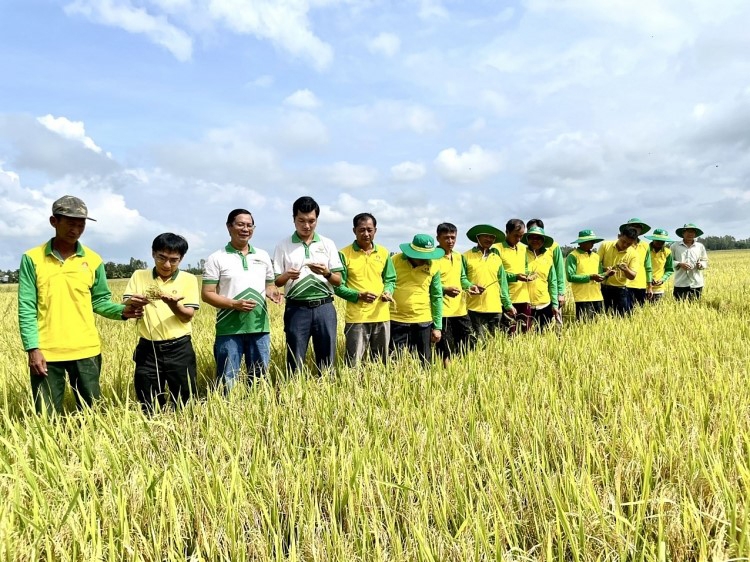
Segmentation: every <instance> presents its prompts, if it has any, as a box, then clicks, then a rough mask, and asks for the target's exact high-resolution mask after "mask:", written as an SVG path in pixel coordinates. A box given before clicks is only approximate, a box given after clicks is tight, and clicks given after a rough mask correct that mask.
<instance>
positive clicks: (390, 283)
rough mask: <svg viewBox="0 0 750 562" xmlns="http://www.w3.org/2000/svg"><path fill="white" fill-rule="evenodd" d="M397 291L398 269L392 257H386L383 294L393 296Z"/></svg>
mask: <svg viewBox="0 0 750 562" xmlns="http://www.w3.org/2000/svg"><path fill="white" fill-rule="evenodd" d="M395 289H396V267H395V266H394V265H393V260H392V259H391V256H386V258H385V267H384V268H383V292H386V293H390V294H393V291H394V290H395Z"/></svg>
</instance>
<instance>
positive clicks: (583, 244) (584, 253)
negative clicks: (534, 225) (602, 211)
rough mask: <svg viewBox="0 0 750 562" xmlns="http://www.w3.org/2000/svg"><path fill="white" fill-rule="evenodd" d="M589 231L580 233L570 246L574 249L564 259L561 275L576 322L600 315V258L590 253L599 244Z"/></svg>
mask: <svg viewBox="0 0 750 562" xmlns="http://www.w3.org/2000/svg"><path fill="white" fill-rule="evenodd" d="M603 240H604V238H600V237H598V236H597V235H596V234H595V233H594V231H593V230H589V229H587V230H581V231H579V232H578V238H577V239H576V240H574V241H573V242H571V244H577V245H578V248H576V249H575V250H573V251H572V252H570V253H569V254H568V257H567V258H566V259H565V274H566V276H567V278H568V283H570V288H571V290H572V291H573V300H574V301H575V306H576V320H585V319H588V318H593V317H594V316H597V315H598V314H601V313H602V312H604V297H603V296H602V287H601V282H602V281H604V268H603V267H602V261H601V256H599V254H598V253H597V252H594V244H596V243H598V242H602V241H603Z"/></svg>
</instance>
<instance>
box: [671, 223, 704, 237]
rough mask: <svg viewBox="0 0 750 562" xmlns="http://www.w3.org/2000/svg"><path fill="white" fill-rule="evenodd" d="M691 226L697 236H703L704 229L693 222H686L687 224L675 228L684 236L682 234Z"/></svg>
mask: <svg viewBox="0 0 750 562" xmlns="http://www.w3.org/2000/svg"><path fill="white" fill-rule="evenodd" d="M689 228H692V229H693V230H695V235H696V236H703V231H702V230H701V229H700V228H698V227H697V226H695V225H694V224H693V223H692V222H688V223H685V226H683V227H682V228H678V229H677V230H675V233H676V234H677V236H679V237H680V238H682V235H683V234H685V231H686V230H688V229H689Z"/></svg>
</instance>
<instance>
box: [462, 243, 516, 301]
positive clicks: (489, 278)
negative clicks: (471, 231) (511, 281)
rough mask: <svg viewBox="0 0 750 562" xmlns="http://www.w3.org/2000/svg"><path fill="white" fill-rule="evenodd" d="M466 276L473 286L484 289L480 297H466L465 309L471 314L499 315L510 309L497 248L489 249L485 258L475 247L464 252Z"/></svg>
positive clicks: (503, 272)
mask: <svg viewBox="0 0 750 562" xmlns="http://www.w3.org/2000/svg"><path fill="white" fill-rule="evenodd" d="M464 257H465V258H466V276H467V277H468V278H469V281H470V282H471V283H472V284H474V285H480V286H482V287H486V290H485V291H484V292H483V293H482V294H480V295H467V296H466V308H467V309H468V310H471V311H472V312H491V313H500V312H502V311H503V309H506V310H507V309H510V307H511V306H512V304H511V301H510V293H509V292H508V280H507V277H506V274H505V268H504V267H503V259H502V258H501V257H500V252H498V251H497V248H494V247H493V248H490V252H489V254H487V255H486V256H485V255H484V252H482V250H480V249H479V248H477V247H476V246H475V247H474V248H472V249H471V250H469V251H467V252H464Z"/></svg>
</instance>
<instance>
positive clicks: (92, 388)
mask: <svg viewBox="0 0 750 562" xmlns="http://www.w3.org/2000/svg"><path fill="white" fill-rule="evenodd" d="M101 369H102V356H101V355H96V356H94V357H87V358H86V359H76V360H73V361H51V362H48V363H47V376H46V377H45V376H40V375H37V374H34V373H30V376H31V392H32V396H33V397H34V408H36V411H37V413H42V410H47V413H48V414H54V413H58V414H62V411H63V397H64V396H65V374H66V373H67V375H68V377H69V378H70V386H71V388H72V389H73V394H74V395H75V398H76V404H77V405H78V408H82V407H83V406H91V405H92V404H93V403H94V400H97V399H98V398H99V397H100V396H101V388H100V387H99V373H100V372H101Z"/></svg>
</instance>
